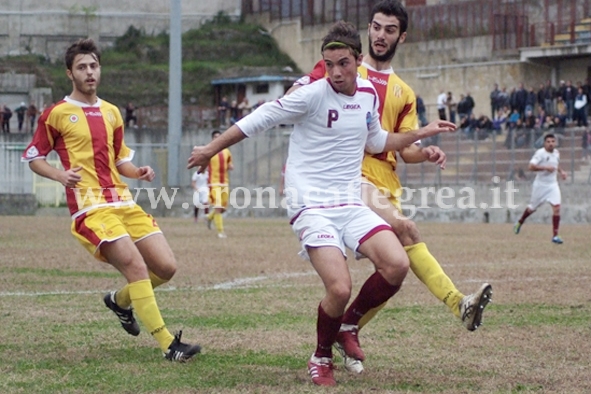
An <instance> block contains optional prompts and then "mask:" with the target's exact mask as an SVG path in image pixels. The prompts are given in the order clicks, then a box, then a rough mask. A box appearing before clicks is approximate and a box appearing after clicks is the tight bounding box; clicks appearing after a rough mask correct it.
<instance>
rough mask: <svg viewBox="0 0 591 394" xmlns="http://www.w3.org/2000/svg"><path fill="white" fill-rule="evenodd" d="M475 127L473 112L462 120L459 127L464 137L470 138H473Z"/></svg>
mask: <svg viewBox="0 0 591 394" xmlns="http://www.w3.org/2000/svg"><path fill="white" fill-rule="evenodd" d="M475 128H476V119H475V117H474V114H470V115H468V116H466V117H464V119H463V120H462V122H461V123H460V129H461V130H462V134H463V136H464V137H465V138H468V139H472V138H474V129H475Z"/></svg>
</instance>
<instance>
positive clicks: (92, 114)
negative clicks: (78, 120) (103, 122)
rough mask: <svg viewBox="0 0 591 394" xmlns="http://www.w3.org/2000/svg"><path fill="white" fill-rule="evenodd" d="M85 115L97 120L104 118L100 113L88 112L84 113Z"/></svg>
mask: <svg viewBox="0 0 591 394" xmlns="http://www.w3.org/2000/svg"><path fill="white" fill-rule="evenodd" d="M84 115H86V116H96V117H97V118H98V117H102V116H103V114H101V113H100V111H88V112H84Z"/></svg>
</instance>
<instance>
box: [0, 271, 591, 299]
mask: <svg viewBox="0 0 591 394" xmlns="http://www.w3.org/2000/svg"><path fill="white" fill-rule="evenodd" d="M354 271H359V270H351V272H354ZM371 271H373V270H371ZM314 275H316V272H315V271H307V272H291V273H281V274H276V275H268V276H253V277H246V278H238V279H234V280H231V281H227V282H221V283H217V284H214V285H211V286H187V287H175V286H166V287H159V288H157V289H156V292H171V291H208V290H234V289H253V288H260V287H293V285H291V284H288V285H286V284H279V283H272V284H261V282H263V281H269V280H282V279H291V278H298V277H307V276H314ZM415 279H416V278H415ZM577 279H580V280H584V281H586V280H588V279H589V277H587V276H579V277H577ZM547 280H552V278H551V277H545V278H542V277H540V278H536V277H526V278H504V279H494V280H492V281H491V280H483V279H463V280H459V281H456V283H485V282H488V283H493V284H495V283H510V282H539V281H547ZM417 281H418V280H417ZM300 286H301V285H300ZM107 291H109V290H79V291H70V290H60V291H33V292H25V291H15V292H0V297H38V296H51V295H83V294H102V293H106V292H107Z"/></svg>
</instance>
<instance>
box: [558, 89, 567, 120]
mask: <svg viewBox="0 0 591 394" xmlns="http://www.w3.org/2000/svg"><path fill="white" fill-rule="evenodd" d="M556 116H558V117H559V118H560V123H562V124H563V125H566V121H567V119H568V111H567V109H566V103H565V102H564V100H563V98H562V96H560V95H559V96H558V97H556Z"/></svg>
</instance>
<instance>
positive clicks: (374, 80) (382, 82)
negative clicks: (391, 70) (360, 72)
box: [367, 76, 388, 86]
mask: <svg viewBox="0 0 591 394" xmlns="http://www.w3.org/2000/svg"><path fill="white" fill-rule="evenodd" d="M367 79H369V81H370V82H371V83H377V84H378V85H382V86H386V85H388V81H387V80H385V79H381V78H377V77H374V76H370V77H368V78H367Z"/></svg>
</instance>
